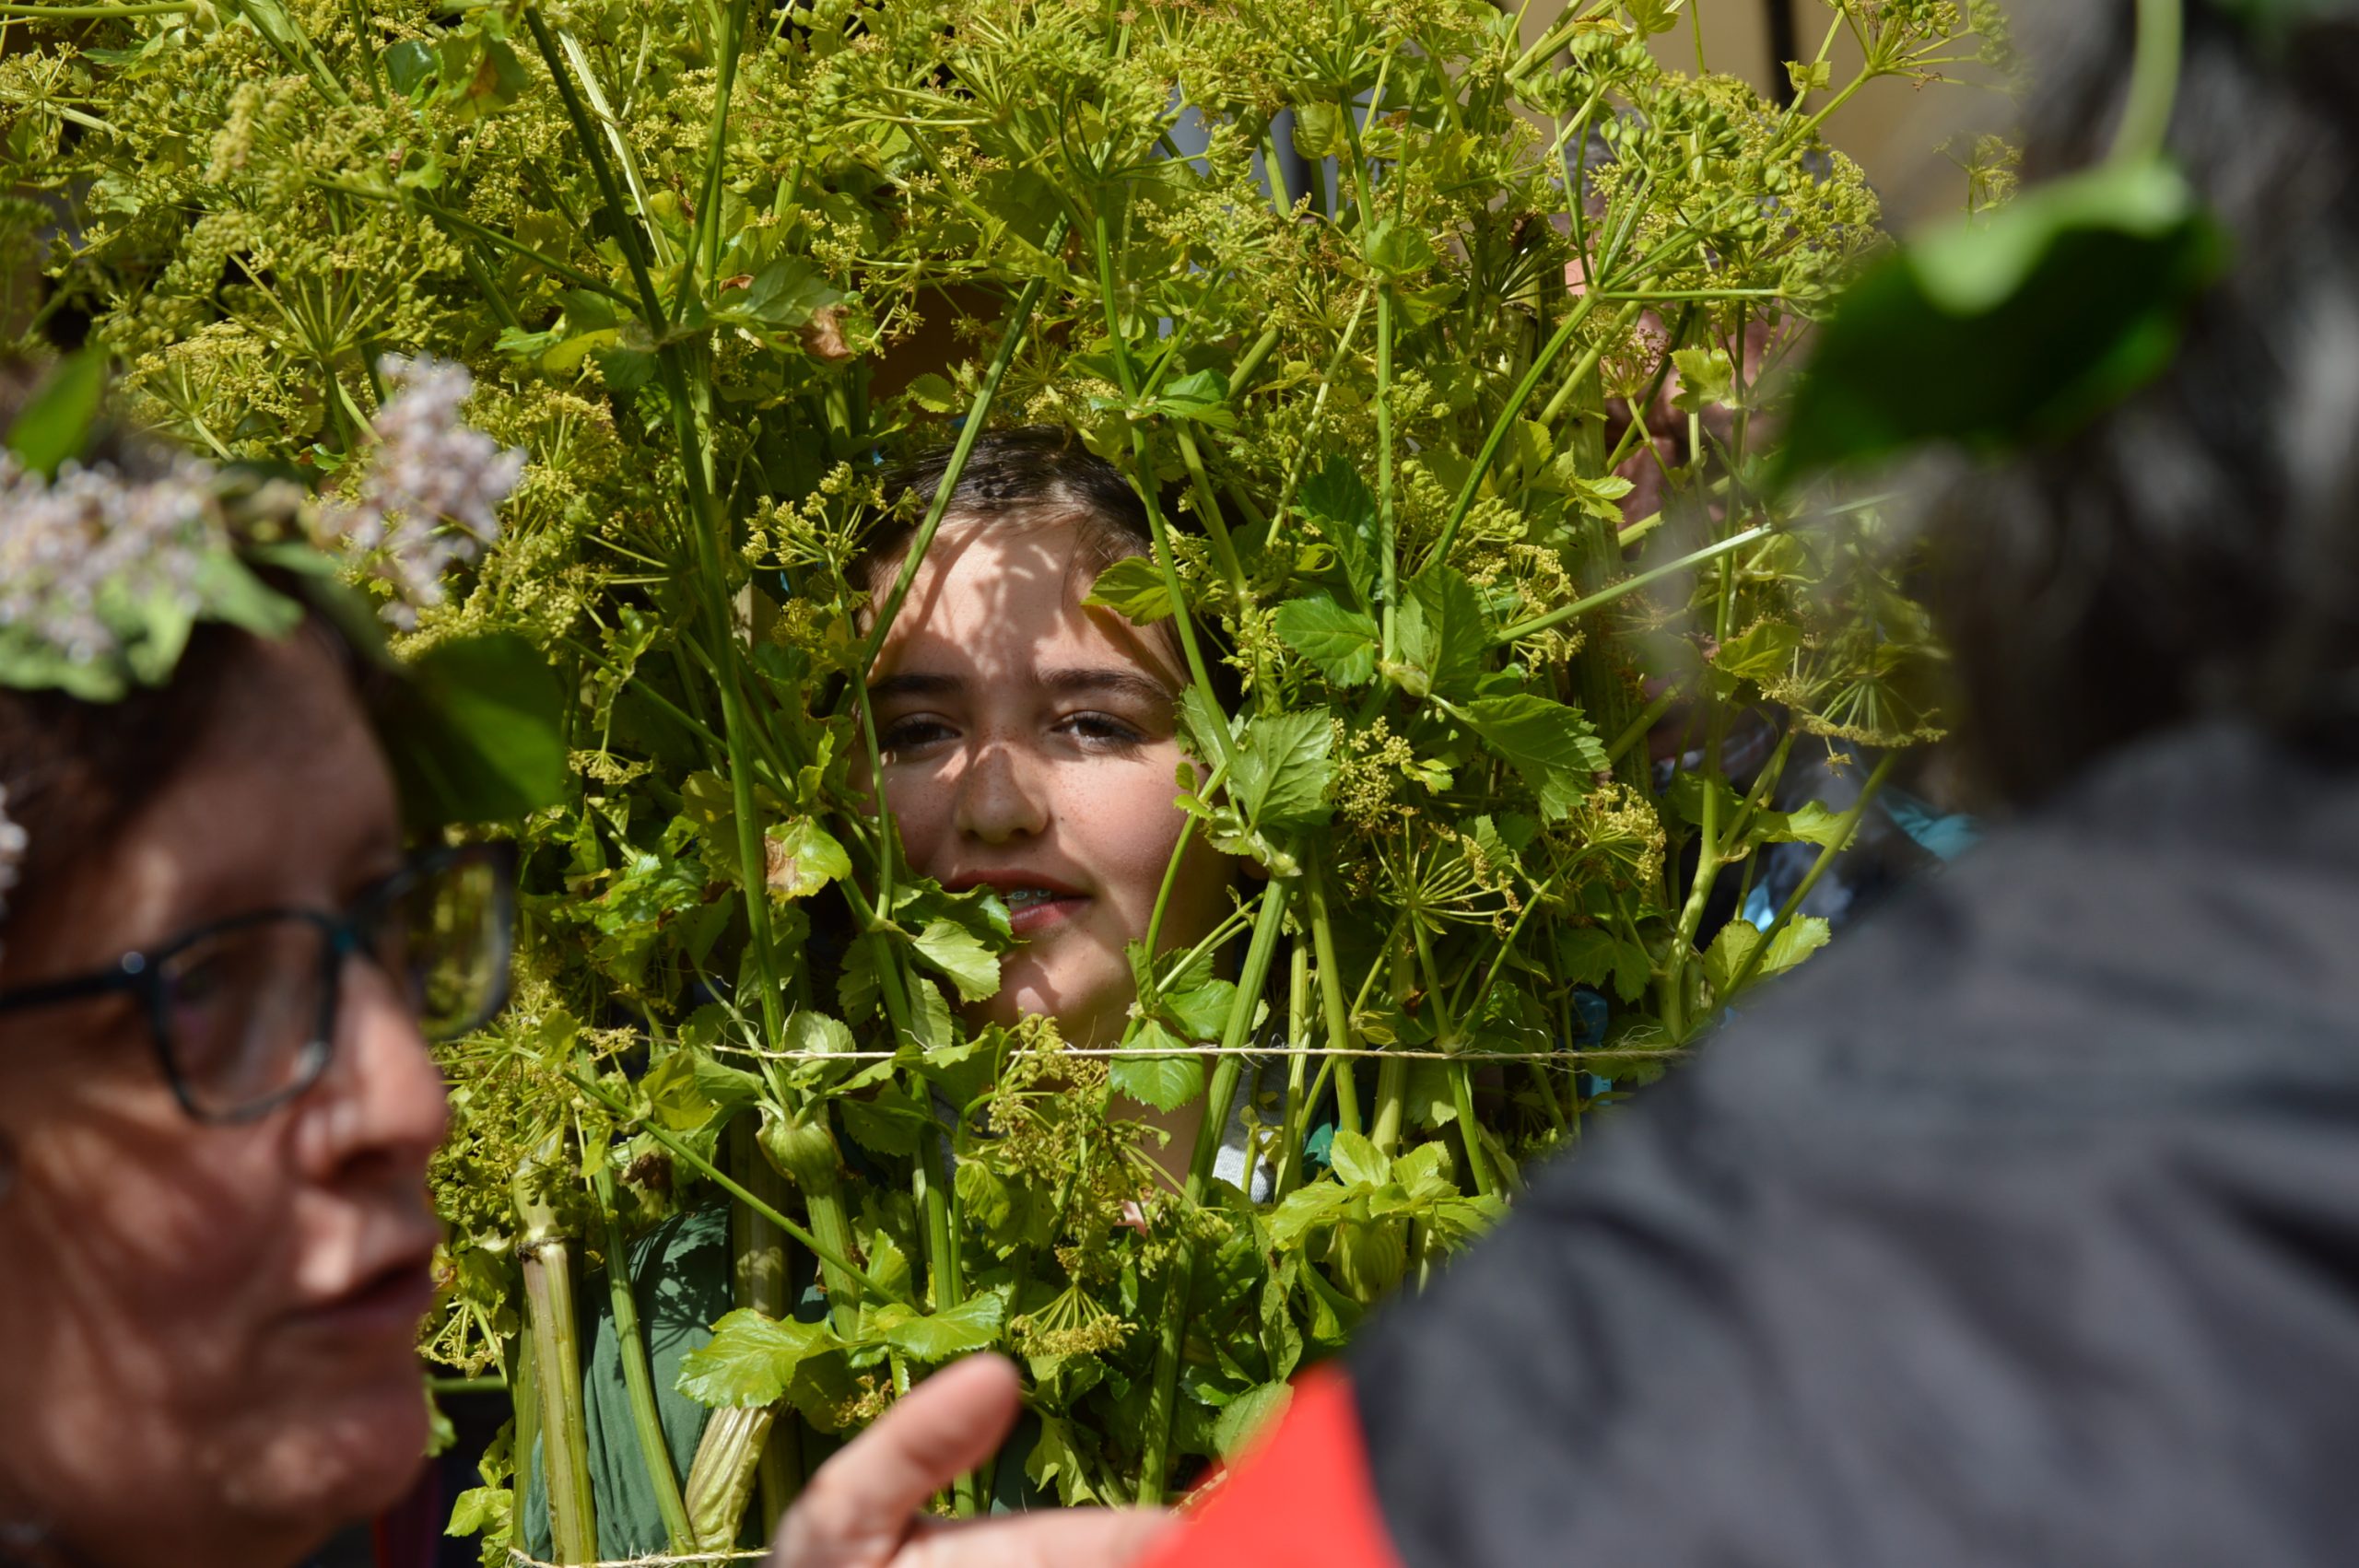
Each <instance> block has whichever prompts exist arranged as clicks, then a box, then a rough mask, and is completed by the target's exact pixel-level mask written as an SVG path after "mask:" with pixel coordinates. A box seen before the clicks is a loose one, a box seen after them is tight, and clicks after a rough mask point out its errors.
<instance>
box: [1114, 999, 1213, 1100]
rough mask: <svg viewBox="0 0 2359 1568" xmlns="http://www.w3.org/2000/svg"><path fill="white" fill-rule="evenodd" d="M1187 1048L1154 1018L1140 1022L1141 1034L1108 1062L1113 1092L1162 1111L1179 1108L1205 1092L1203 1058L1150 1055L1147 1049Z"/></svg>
mask: <svg viewBox="0 0 2359 1568" xmlns="http://www.w3.org/2000/svg"><path fill="white" fill-rule="evenodd" d="M1184 1049H1186V1042H1185V1041H1181V1040H1178V1039H1174V1038H1173V1037H1172V1036H1171V1032H1170V1031H1169V1030H1168V1029H1166V1028H1164V1026H1163V1025H1162V1024H1157V1023H1156V1021H1155V1020H1153V1019H1151V1018H1150V1019H1148V1020H1147V1021H1146V1022H1145V1023H1144V1024H1141V1025H1140V1026H1139V1032H1138V1036H1137V1037H1136V1038H1135V1039H1133V1040H1132V1041H1131V1042H1130V1044H1129V1045H1128V1047H1126V1048H1125V1049H1124V1050H1123V1051H1122V1052H1121V1054H1119V1055H1117V1056H1115V1057H1114V1058H1112V1059H1111V1060H1110V1061H1109V1063H1108V1069H1109V1076H1110V1077H1111V1078H1112V1080H1113V1084H1114V1092H1115V1093H1116V1094H1125V1095H1128V1096H1129V1097H1130V1098H1132V1099H1133V1100H1136V1101H1137V1102H1138V1103H1139V1104H1141V1105H1143V1106H1154V1107H1155V1108H1156V1110H1159V1111H1176V1110H1178V1109H1179V1108H1180V1106H1184V1105H1186V1104H1187V1103H1188V1102H1189V1101H1191V1100H1193V1099H1195V1098H1196V1097H1197V1096H1198V1095H1200V1094H1203V1092H1204V1059H1203V1057H1201V1056H1196V1055H1193V1054H1191V1055H1186V1056H1148V1055H1145V1054H1144V1053H1145V1052H1148V1051H1176V1050H1184Z"/></svg>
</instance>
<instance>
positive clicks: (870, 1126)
mask: <svg viewBox="0 0 2359 1568" xmlns="http://www.w3.org/2000/svg"><path fill="white" fill-rule="evenodd" d="M834 1104H835V1107H836V1111H837V1113H838V1114H839V1115H840V1116H841V1117H843V1118H844V1130H845V1131H846V1132H848V1133H850V1134H851V1138H852V1141H854V1142H856V1143H858V1144H859V1145H860V1146H861V1147H862V1148H863V1149H865V1150H867V1151H868V1152H869V1153H872V1154H883V1155H886V1156H887V1157H888V1158H892V1159H900V1160H906V1159H908V1158H909V1157H910V1155H912V1154H914V1153H917V1152H918V1148H919V1145H920V1144H921V1142H922V1141H923V1140H924V1138H925V1135H926V1134H927V1133H928V1132H929V1131H932V1130H933V1129H934V1128H935V1123H934V1120H933V1117H930V1116H927V1115H926V1114H925V1113H924V1112H922V1111H920V1110H917V1109H914V1108H912V1107H911V1106H910V1105H908V1104H907V1103H906V1102H899V1103H897V1102H895V1101H893V1100H887V1099H874V1100H866V1099H863V1098H861V1097H860V1096H859V1095H858V1094H844V1095H840V1096H839V1097H838V1098H837V1099H836V1101H835V1102H834Z"/></svg>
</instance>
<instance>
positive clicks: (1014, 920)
mask: <svg viewBox="0 0 2359 1568" xmlns="http://www.w3.org/2000/svg"><path fill="white" fill-rule="evenodd" d="M1000 900H1001V902H1003V903H1004V904H1005V905H1006V906H1007V923H1008V927H1009V929H1010V930H1013V931H1015V934H1016V935H1017V936H1034V935H1038V934H1039V932H1041V931H1044V930H1049V929H1050V928H1051V927H1053V926H1058V925H1062V924H1063V923H1064V922H1065V921H1067V920H1070V919H1073V918H1074V916H1075V915H1076V914H1078V913H1080V911H1081V907H1082V906H1083V905H1085V904H1086V903H1088V902H1089V900H1088V899H1087V898H1086V897H1084V896H1083V895H1080V894H1077V893H1059V892H1056V891H1054V890H1053V889H1050V888H1046V887H1007V888H1002V889H1001V890H1000Z"/></svg>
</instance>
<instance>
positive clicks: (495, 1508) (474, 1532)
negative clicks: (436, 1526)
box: [442, 1486, 516, 1536]
mask: <svg viewBox="0 0 2359 1568" xmlns="http://www.w3.org/2000/svg"><path fill="white" fill-rule="evenodd" d="M515 1502H516V1494H515V1493H514V1492H511V1491H510V1490H509V1489H508V1488H506V1487H504V1486H473V1487H469V1488H468V1489H467V1490H466V1491H464V1492H461V1493H459V1495H458V1497H457V1499H456V1500H455V1501H453V1502H452V1504H451V1522H450V1524H449V1525H448V1526H446V1527H444V1528H443V1531H442V1533H443V1534H444V1535H446V1536H478V1535H484V1534H487V1533H489V1534H494V1535H497V1534H500V1533H502V1532H504V1531H506V1529H507V1528H508V1520H509V1516H510V1515H511V1513H512V1512H513V1510H514V1508H515Z"/></svg>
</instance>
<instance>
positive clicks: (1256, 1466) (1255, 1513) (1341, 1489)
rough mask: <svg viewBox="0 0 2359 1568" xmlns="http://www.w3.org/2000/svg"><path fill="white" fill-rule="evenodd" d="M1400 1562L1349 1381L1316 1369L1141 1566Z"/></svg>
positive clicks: (1392, 1565) (1317, 1567) (1350, 1567)
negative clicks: (1263, 1434)
mask: <svg viewBox="0 0 2359 1568" xmlns="http://www.w3.org/2000/svg"><path fill="white" fill-rule="evenodd" d="M1255 1563H1268V1564H1271V1565H1272V1568H1401V1559H1400V1556H1399V1554H1398V1553H1396V1552H1395V1551H1394V1550H1393V1549H1392V1538H1391V1536H1390V1535H1389V1534H1388V1533H1387V1532H1386V1530H1385V1527H1384V1518H1383V1515H1380V1514H1379V1513H1378V1511H1377V1505H1376V1487H1375V1485H1374V1484H1373V1482H1372V1481H1371V1480H1369V1477H1368V1468H1367V1443H1366V1442H1365V1441H1364V1439H1363V1438H1362V1436H1361V1433H1360V1418H1359V1410H1358V1408H1357V1407H1356V1405H1355V1404H1354V1402H1353V1399H1352V1386H1351V1383H1350V1381H1349V1380H1348V1379H1347V1378H1345V1377H1344V1375H1343V1373H1342V1371H1341V1370H1339V1369H1337V1368H1334V1367H1320V1368H1319V1369H1318V1370H1317V1371H1315V1372H1311V1373H1309V1374H1308V1375H1305V1376H1304V1377H1303V1378H1302V1380H1301V1381H1300V1382H1298V1383H1297V1384H1296V1385H1295V1391H1294V1402H1293V1404H1292V1405H1291V1406H1289V1407H1288V1409H1287V1410H1286V1413H1285V1418H1284V1419H1283V1420H1281V1421H1280V1422H1279V1423H1278V1429H1277V1431H1276V1432H1275V1433H1272V1434H1271V1435H1270V1437H1269V1438H1267V1439H1266V1440H1265V1441H1264V1442H1263V1443H1262V1445H1261V1446H1260V1447H1258V1448H1256V1449H1255V1450H1254V1452H1252V1453H1251V1454H1250V1455H1248V1456H1247V1457H1245V1459H1244V1460H1243V1461H1242V1462H1241V1463H1240V1464H1238V1467H1237V1468H1236V1469H1234V1470H1231V1471H1230V1472H1228V1477H1227V1479H1226V1481H1224V1482H1223V1483H1222V1485H1221V1488H1220V1490H1219V1492H1215V1494H1214V1496H1213V1498H1212V1500H1211V1501H1210V1502H1209V1503H1207V1504H1204V1507H1203V1511H1202V1512H1201V1513H1199V1514H1197V1515H1195V1516H1194V1517H1193V1518H1191V1520H1190V1521H1189V1522H1188V1527H1187V1528H1185V1529H1183V1530H1181V1531H1180V1532H1179V1533H1178V1534H1176V1535H1174V1536H1173V1537H1171V1538H1170V1539H1169V1540H1168V1541H1167V1542H1166V1543H1165V1544H1164V1545H1163V1546H1161V1547H1159V1548H1157V1549H1156V1551H1155V1552H1154V1554H1153V1555H1151V1556H1150V1557H1148V1559H1147V1560H1146V1562H1145V1563H1144V1565H1143V1568H1247V1565H1250V1564H1255Z"/></svg>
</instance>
